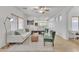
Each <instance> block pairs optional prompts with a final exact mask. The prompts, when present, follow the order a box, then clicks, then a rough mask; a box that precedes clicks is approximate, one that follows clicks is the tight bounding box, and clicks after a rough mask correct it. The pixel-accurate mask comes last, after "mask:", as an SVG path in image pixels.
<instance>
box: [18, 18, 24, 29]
mask: <svg viewBox="0 0 79 59" xmlns="http://www.w3.org/2000/svg"><path fill="white" fill-rule="evenodd" d="M23 28H24V20H23V18H21V17H18V29H23Z"/></svg>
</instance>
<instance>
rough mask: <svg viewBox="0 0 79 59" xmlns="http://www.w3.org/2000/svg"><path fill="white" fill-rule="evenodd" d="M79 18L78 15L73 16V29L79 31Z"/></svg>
mask: <svg viewBox="0 0 79 59" xmlns="http://www.w3.org/2000/svg"><path fill="white" fill-rule="evenodd" d="M78 24H79V18H78V17H72V31H78V30H79V29H78V28H79V26H78Z"/></svg>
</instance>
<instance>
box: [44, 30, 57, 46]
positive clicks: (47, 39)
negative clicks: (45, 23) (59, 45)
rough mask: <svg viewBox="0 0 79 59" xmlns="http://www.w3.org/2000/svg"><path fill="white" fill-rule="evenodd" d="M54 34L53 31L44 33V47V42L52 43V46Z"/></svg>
mask: <svg viewBox="0 0 79 59" xmlns="http://www.w3.org/2000/svg"><path fill="white" fill-rule="evenodd" d="M55 33H56V32H55V31H52V32H48V33H44V46H45V42H52V45H53V46H54V39H55Z"/></svg>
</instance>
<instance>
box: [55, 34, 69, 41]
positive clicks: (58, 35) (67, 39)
mask: <svg viewBox="0 0 79 59" xmlns="http://www.w3.org/2000/svg"><path fill="white" fill-rule="evenodd" d="M56 36H58V37H59V38H61V39H64V40H68V39H66V38H63V37H62V36H60V35H56Z"/></svg>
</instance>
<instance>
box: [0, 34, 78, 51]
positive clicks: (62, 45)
mask: <svg viewBox="0 0 79 59" xmlns="http://www.w3.org/2000/svg"><path fill="white" fill-rule="evenodd" d="M11 47H12V46H9V47H6V48H3V49H0V51H1V52H3V51H5V49H9V48H11ZM53 51H54V52H79V40H65V39H63V38H61V37H60V36H56V38H55V46H54V47H53Z"/></svg>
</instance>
